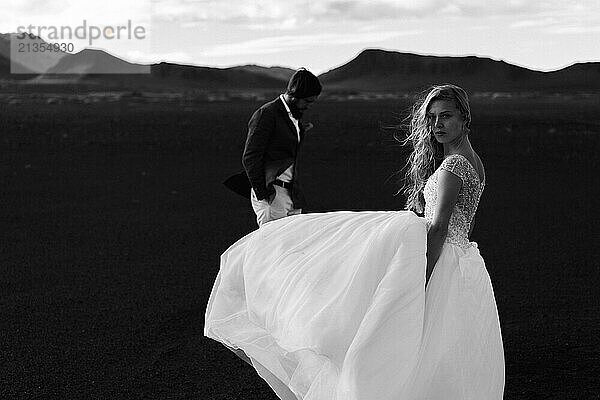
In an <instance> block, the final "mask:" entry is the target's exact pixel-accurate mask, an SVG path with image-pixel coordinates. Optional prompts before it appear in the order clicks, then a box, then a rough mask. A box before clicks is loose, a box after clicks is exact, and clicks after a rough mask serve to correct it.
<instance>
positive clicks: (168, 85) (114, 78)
mask: <svg viewBox="0 0 600 400" xmlns="http://www.w3.org/2000/svg"><path fill="white" fill-rule="evenodd" d="M14 35H16V34H0V78H2V79H4V80H15V81H16V80H19V79H20V80H24V79H27V78H32V77H34V78H35V79H34V80H33V82H36V81H45V82H51V81H52V80H53V79H56V78H59V77H63V76H71V77H73V81H74V82H76V83H77V82H81V83H83V82H86V83H92V84H97V85H101V86H102V87H106V88H119V87H126V88H129V89H136V88H145V89H152V88H154V89H156V90H174V91H177V90H185V89H188V88H190V89H195V90H207V91H236V90H240V91H248V90H282V89H284V88H285V86H286V84H287V80H288V79H289V77H290V76H291V75H292V74H293V72H294V70H293V69H291V68H286V67H264V66H259V65H254V64H249V65H240V66H234V67H227V68H215V67H208V66H195V65H184V64H177V63H169V62H160V63H154V64H135V63H130V62H127V61H125V60H123V59H121V58H119V57H116V56H113V55H111V54H109V53H107V52H105V51H103V50H95V49H84V50H82V51H80V52H78V53H73V54H71V53H57V54H53V55H41V56H40V58H35V57H33V56H32V57H29V58H23V59H21V58H19V61H21V65H19V67H22V68H21V69H22V70H23V71H25V72H31V74H30V75H24V76H20V75H18V74H11V73H10V64H11V63H10V43H9V40H12V39H11V38H12V36H14ZM30 40H32V41H36V42H39V41H42V42H43V39H41V38H38V37H35V36H34V37H30ZM23 61H24V63H23ZM28 63H29V64H28ZM44 67H46V69H45V70H44V69H43V68H44ZM40 70H42V72H40ZM106 72H111V74H106ZM112 72H117V73H112ZM145 72H148V73H145ZM65 74H67V75H65ZM319 78H320V80H321V81H322V83H323V85H324V88H325V91H326V92H336V91H338V92H339V91H341V92H343V91H359V92H414V91H416V90H422V89H424V88H426V87H428V86H430V85H431V84H435V83H444V82H452V83H455V84H458V85H460V86H463V87H465V88H466V89H468V91H470V92H473V91H493V92H503V91H505V92H515V91H541V92H579V91H592V92H600V62H585V63H575V64H572V65H570V66H568V67H565V68H562V69H560V70H556V71H547V72H544V71H536V70H533V69H529V68H525V67H520V66H516V65H513V64H510V63H507V62H505V61H502V60H494V59H492V58H489V57H479V56H431V55H420V54H413V53H405V52H398V51H391V50H382V49H365V50H363V51H361V52H360V53H359V54H358V55H356V56H355V57H354V58H353V59H351V60H350V61H348V62H347V63H345V64H343V65H341V66H339V67H336V68H332V69H330V70H328V71H327V72H324V73H322V74H320V75H319ZM56 80H57V81H59V80H60V79H56Z"/></svg>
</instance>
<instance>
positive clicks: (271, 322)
mask: <svg viewBox="0 0 600 400" xmlns="http://www.w3.org/2000/svg"><path fill="white" fill-rule="evenodd" d="M440 169H445V170H447V171H450V172H452V173H453V174H455V175H457V176H458V177H460V178H461V180H462V187H461V189H460V192H459V195H458V200H457V203H456V205H455V207H454V210H453V212H452V216H451V218H450V224H449V232H448V236H447V239H446V241H445V243H444V245H443V248H442V252H441V255H440V257H439V259H438V261H437V263H436V266H435V268H434V270H433V273H432V276H431V278H430V281H429V282H428V284H427V288H425V269H426V247H427V246H426V241H427V227H428V225H429V224H430V223H431V220H432V213H433V210H434V207H435V203H436V198H437V193H436V189H437V175H438V173H439V171H440ZM484 186H485V182H484V181H482V182H480V180H479V176H478V175H477V172H476V170H475V169H474V167H473V166H472V165H471V164H470V163H469V161H468V160H467V159H466V158H464V157H463V156H461V155H451V156H449V157H447V158H446V159H445V160H444V161H443V162H442V164H441V165H440V167H439V168H438V169H437V170H436V171H435V172H434V173H433V174H432V175H431V176H430V177H429V179H428V181H427V184H426V186H425V190H424V197H425V201H426V206H425V217H424V218H421V217H418V216H417V215H415V214H414V213H412V212H410V211H394V212H392V211H376V212H344V211H342V212H330V213H323V214H301V215H296V216H291V217H286V218H283V219H280V220H275V221H272V222H269V223H267V224H265V225H263V226H262V227H261V228H260V229H258V230H256V231H254V232H252V233H250V234H248V235H247V236H245V237H243V238H242V239H240V240H239V241H237V242H236V243H235V244H233V245H232V246H231V247H230V248H229V249H228V250H227V251H225V252H224V253H223V255H222V256H221V269H220V272H219V274H218V276H217V278H216V281H215V284H214V287H213V290H212V293H211V296H210V299H209V302H208V306H207V310H206V319H205V326H204V334H205V335H206V336H207V337H210V338H212V339H215V340H217V341H219V342H221V343H223V344H224V345H226V346H227V347H229V348H230V349H231V350H233V351H235V352H237V353H238V354H240V355H241V356H242V357H243V358H246V359H249V361H250V362H251V363H252V365H253V366H254V368H255V369H256V371H257V372H258V374H259V375H260V376H261V377H262V378H263V379H264V380H265V381H266V382H267V383H268V384H269V385H270V386H271V388H272V389H273V390H274V391H275V393H276V394H277V395H278V396H279V397H280V398H281V399H283V400H298V399H302V400H417V399H418V400H425V399H427V400H437V399H439V400H442V399H443V400H455V399H456V400H458V399H461V400H463V399H473V400H474V399H477V400H495V399H502V396H503V390H504V353H503V347H502V337H501V333H500V324H499V321H498V312H497V309H496V303H495V299H494V293H493V289H492V285H491V282H490V279H489V276H488V273H487V270H486V268H485V264H484V261H483V259H482V257H481V255H480V253H479V250H478V247H477V244H476V243H474V242H469V240H468V235H469V229H470V225H471V222H472V220H473V217H474V215H475V211H476V209H477V205H478V203H479V199H480V197H481V193H482V191H483V188H484ZM242 352H243V353H242Z"/></svg>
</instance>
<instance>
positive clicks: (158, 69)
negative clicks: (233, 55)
mask: <svg viewBox="0 0 600 400" xmlns="http://www.w3.org/2000/svg"><path fill="white" fill-rule="evenodd" d="M151 68H152V77H153V78H154V79H156V80H167V81H169V80H170V81H173V82H174V83H176V82H178V83H182V84H183V83H185V84H187V85H193V86H194V87H202V88H206V89H213V90H215V89H229V90H235V89H281V88H282V86H285V83H286V81H284V80H282V79H279V78H277V77H275V76H273V74H272V73H271V74H270V73H263V72H260V68H261V67H258V68H259V69H257V68H246V67H234V68H225V69H222V68H210V67H197V66H193V65H179V64H172V63H165V62H163V63H160V64H154V65H152V67H151Z"/></svg>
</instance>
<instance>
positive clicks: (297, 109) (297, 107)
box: [289, 96, 317, 119]
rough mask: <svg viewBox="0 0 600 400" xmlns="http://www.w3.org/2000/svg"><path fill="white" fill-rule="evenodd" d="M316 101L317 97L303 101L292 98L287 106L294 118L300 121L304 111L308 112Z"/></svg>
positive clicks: (306, 98)
mask: <svg viewBox="0 0 600 400" xmlns="http://www.w3.org/2000/svg"><path fill="white" fill-rule="evenodd" d="M316 100H317V96H310V97H305V98H303V99H298V98H296V97H292V98H291V99H290V104H289V106H290V112H291V113H292V115H293V116H294V118H296V119H300V118H302V114H304V111H306V110H308V109H309V108H310V107H311V106H312V104H313V103H314V102H315V101H316Z"/></svg>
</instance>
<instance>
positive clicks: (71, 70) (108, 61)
mask: <svg viewBox="0 0 600 400" xmlns="http://www.w3.org/2000/svg"><path fill="white" fill-rule="evenodd" d="M149 70H150V68H149V67H148V66H147V65H140V64H132V63H129V62H127V61H124V60H121V59H120V58H118V57H115V56H113V55H111V54H108V53H107V52H105V51H103V50H93V49H84V50H82V51H80V52H78V53H75V54H66V55H65V56H64V57H62V58H61V59H60V60H59V61H58V63H56V65H54V66H53V67H52V68H49V69H48V70H47V71H46V73H47V74H84V75H88V74H109V73H110V74H114V73H116V74H142V73H145V72H146V71H149Z"/></svg>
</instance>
